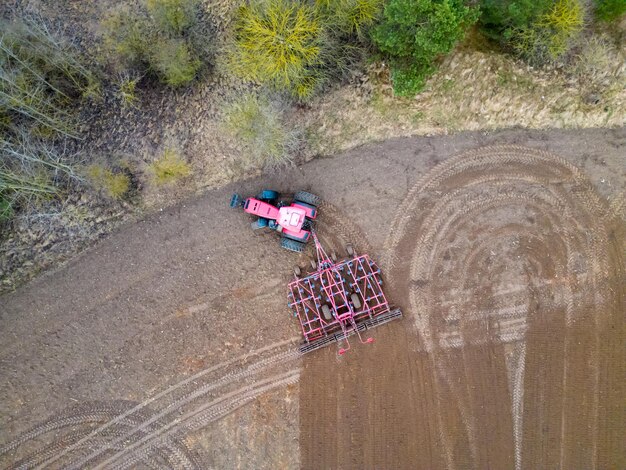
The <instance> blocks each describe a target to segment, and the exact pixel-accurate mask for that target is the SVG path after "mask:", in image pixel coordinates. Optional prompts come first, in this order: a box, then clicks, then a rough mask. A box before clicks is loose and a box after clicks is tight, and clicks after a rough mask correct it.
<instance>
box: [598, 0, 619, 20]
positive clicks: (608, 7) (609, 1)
mask: <svg viewBox="0 0 626 470" xmlns="http://www.w3.org/2000/svg"><path fill="white" fill-rule="evenodd" d="M595 3H596V18H598V19H599V20H600V21H606V22H613V21H617V20H618V19H620V18H621V17H622V16H624V15H625V14H626V2H625V1H624V0H595Z"/></svg>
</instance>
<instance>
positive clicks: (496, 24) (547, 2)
mask: <svg viewBox="0 0 626 470" xmlns="http://www.w3.org/2000/svg"><path fill="white" fill-rule="evenodd" d="M553 4H554V0H481V2H480V10H481V14H480V21H479V22H480V25H481V29H482V30H483V32H484V33H485V34H486V35H487V36H488V37H490V38H491V39H494V40H496V41H499V42H501V43H504V44H506V42H507V41H508V40H509V39H510V38H511V36H512V35H513V33H514V31H516V30H518V29H526V28H528V27H530V26H531V25H532V24H534V23H535V22H536V21H537V19H538V18H539V17H540V16H541V15H543V14H544V13H545V12H546V11H548V10H549V8H550V6H551V5H553Z"/></svg>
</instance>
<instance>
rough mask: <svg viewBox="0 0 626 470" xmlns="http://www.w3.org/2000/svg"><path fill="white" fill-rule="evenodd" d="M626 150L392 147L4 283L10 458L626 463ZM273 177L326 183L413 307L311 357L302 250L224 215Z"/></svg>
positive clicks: (589, 139)
mask: <svg viewBox="0 0 626 470" xmlns="http://www.w3.org/2000/svg"><path fill="white" fill-rule="evenodd" d="M494 145H507V147H491V146H494ZM511 146H513V147H511ZM520 146H521V147H520ZM624 149H626V133H625V132H624V129H618V130H588V131H575V132H567V131H551V132H549V133H545V132H531V131H524V130H511V131H503V132H499V133H495V134H485V133H469V134H459V135H456V136H452V137H445V138H444V137H431V138H412V139H396V140H391V141H386V142H383V143H380V144H376V145H370V146H366V147H360V148H356V149H354V150H352V151H350V152H348V153H347V154H345V155H344V156H342V157H338V158H332V159H319V160H316V161H314V162H311V163H309V164H306V165H303V166H301V167H297V168H293V169H290V170H288V171H284V172H282V173H279V174H275V175H271V176H265V177H263V178H259V179H256V180H251V181H247V182H243V183H240V184H237V186H236V187H235V188H232V187H231V188H225V189H223V190H219V191H213V192H210V193H207V194H206V195H204V196H203V197H200V198H197V199H194V200H189V201H186V202H185V203H183V204H180V205H177V206H174V207H171V208H168V209H164V210H163V211H159V212H157V213H155V214H153V215H151V216H148V217H146V218H145V219H144V220H142V221H140V222H139V223H136V224H129V225H127V226H126V227H122V228H121V229H120V230H119V231H118V232H117V233H115V234H112V235H111V236H110V237H109V238H107V239H106V240H104V241H103V242H101V243H100V244H98V245H97V246H95V247H94V248H93V249H91V250H88V251H87V252H85V253H84V254H82V255H81V256H80V257H78V258H77V259H75V260H73V261H72V262H70V263H68V264H67V265H66V266H63V267H61V268H60V269H58V270H57V271H54V272H50V273H48V274H47V275H45V276H41V277H39V278H38V279H36V280H34V281H33V282H31V283H30V284H28V285H27V286H25V287H23V288H21V289H19V290H18V291H16V292H14V293H11V294H7V295H3V296H2V297H0V339H1V341H0V377H2V379H3V380H2V381H0V467H1V468H20V467H24V468H37V467H41V468H64V469H65V468H86V467H88V468H191V469H196V468H259V469H261V468H298V467H304V468H442V467H446V468H448V467H449V468H472V467H474V468H515V467H517V468H541V467H543V468H552V467H560V468H598V469H604V468H624V465H623V463H624V461H625V459H626V457H625V455H626V450H625V448H624V445H623V439H621V438H622V437H623V434H624V425H623V423H624V422H625V421H626V416H625V415H624V413H625V411H624V409H623V400H624V396H625V387H626V384H625V383H624V381H623V380H622V379H623V377H624V372H626V371H625V364H624V360H623V359H624V358H623V344H624V338H626V332H625V331H624V318H623V312H624V292H623V289H624V282H623V280H624V279H625V275H624V259H623V255H624V248H625V246H624V243H625V241H626V234H625V230H624V221H625V220H626V214H624V200H625V199H624V190H625V189H626V168H625V167H624V164H623V163H624ZM468 152H469V153H468ZM547 152H551V153H547ZM507 155H508V157H507ZM555 155H558V157H557V156H555ZM503 156H504V157H503ZM261 187H275V188H277V189H278V190H281V191H289V190H291V191H293V190H294V189H299V188H303V189H308V190H311V191H314V192H316V193H318V194H319V195H320V196H322V198H323V199H324V200H325V201H326V202H325V203H324V205H323V207H322V211H321V220H320V222H319V231H320V238H321V239H322V240H323V242H324V243H325V244H326V245H328V246H329V247H330V248H333V249H337V250H339V249H340V248H341V246H342V245H343V244H344V243H345V242H348V241H350V242H352V243H354V244H355V245H356V247H357V248H358V249H359V250H361V251H365V250H367V251H368V252H369V253H370V255H371V256H372V257H373V258H374V259H377V260H379V261H380V262H381V264H382V267H383V269H384V272H385V275H386V280H387V283H386V284H387V286H388V295H389V296H390V298H392V299H393V300H394V302H395V303H397V304H398V305H399V306H401V307H402V308H403V310H404V313H405V318H404V319H403V320H401V321H398V322H393V323H391V324H389V325H386V326H383V327H381V328H379V329H377V330H374V333H373V334H374V337H375V338H376V342H375V343H374V344H373V345H369V346H360V345H355V347H354V349H353V350H352V351H350V353H349V354H348V355H347V356H346V357H343V358H341V359H338V358H337V355H336V349H333V348H332V347H331V348H327V349H325V350H320V351H317V352H315V353H312V354H311V355H307V356H305V358H304V359H302V358H301V357H300V356H299V355H298V354H295V352H294V349H295V345H296V344H297V341H298V326H297V324H296V323H295V322H294V321H293V318H291V317H290V316H289V313H288V309H287V306H286V300H285V295H286V291H285V289H286V287H285V285H286V283H287V281H288V280H289V278H290V276H291V269H290V268H291V267H292V266H293V264H294V263H296V262H298V263H299V264H301V265H304V264H305V263H306V262H307V255H302V256H300V257H297V256H295V255H293V254H292V253H288V252H286V251H284V250H281V249H280V248H279V246H278V242H277V238H276V236H275V234H272V233H263V234H259V233H251V232H250V231H249V230H248V228H247V223H248V222H249V221H248V219H247V218H246V217H245V215H243V214H241V213H240V212H237V211H232V210H230V209H229V208H228V207H227V201H228V198H229V195H230V192H231V191H232V190H233V189H236V190H237V191H238V192H241V193H242V194H249V193H252V194H253V193H255V192H256V191H257V190H258V189H259V188H261Z"/></svg>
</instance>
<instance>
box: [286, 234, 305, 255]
mask: <svg viewBox="0 0 626 470" xmlns="http://www.w3.org/2000/svg"><path fill="white" fill-rule="evenodd" d="M280 246H282V247H283V248H284V249H285V250H289V251H294V252H296V253H302V252H303V251H304V243H301V242H298V241H296V240H292V239H290V238H281V239H280Z"/></svg>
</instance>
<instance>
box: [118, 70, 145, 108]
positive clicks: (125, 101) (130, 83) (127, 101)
mask: <svg viewBox="0 0 626 470" xmlns="http://www.w3.org/2000/svg"><path fill="white" fill-rule="evenodd" d="M140 79H141V77H138V76H131V75H130V74H128V73H120V74H119V76H118V78H117V96H118V97H119V99H120V101H121V102H122V106H123V107H124V108H128V107H135V106H136V103H137V83H139V80H140Z"/></svg>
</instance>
